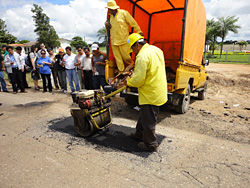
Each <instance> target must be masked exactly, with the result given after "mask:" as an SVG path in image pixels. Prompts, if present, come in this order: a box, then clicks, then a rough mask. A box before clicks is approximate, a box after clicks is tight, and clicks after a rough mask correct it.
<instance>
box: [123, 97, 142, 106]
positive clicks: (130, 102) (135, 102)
mask: <svg viewBox="0 0 250 188" xmlns="http://www.w3.org/2000/svg"><path fill="white" fill-rule="evenodd" d="M125 101H126V103H127V104H128V105H131V106H138V105H139V102H138V96H134V95H126V96H125Z"/></svg>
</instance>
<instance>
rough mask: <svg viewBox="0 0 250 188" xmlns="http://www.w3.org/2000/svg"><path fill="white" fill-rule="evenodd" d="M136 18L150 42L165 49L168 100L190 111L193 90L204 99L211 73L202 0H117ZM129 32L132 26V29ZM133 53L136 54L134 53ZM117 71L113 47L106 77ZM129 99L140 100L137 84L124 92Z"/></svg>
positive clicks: (180, 111) (178, 109)
mask: <svg viewBox="0 0 250 188" xmlns="http://www.w3.org/2000/svg"><path fill="white" fill-rule="evenodd" d="M116 2H117V4H118V5H119V6H120V8H121V9H125V10H127V11H128V12H129V13H130V14H131V15H132V16H133V17H134V18H135V20H136V21H137V23H138V24H139V26H140V28H141V30H142V31H143V33H144V35H145V36H144V37H145V39H146V41H147V42H148V43H149V44H152V45H155V46H157V47H159V48H160V49H162V51H163V52H164V57H165V64H166V66H165V67H166V75H167V78H166V82H168V91H166V95H168V97H169V101H168V103H169V104H171V105H173V106H174V108H175V110H176V111H177V112H179V113H185V112H187V111H188V108H189V103H190V94H191V93H194V92H198V98H199V99H202V100H203V99H204V98H205V96H206V90H207V79H208V75H207V73H206V71H205V66H206V63H205V62H206V61H205V60H203V50H204V46H205V33H206V11H205V7H204V5H203V3H202V0H154V1H152V0H116ZM130 33H133V30H132V29H130ZM132 56H133V54H132ZM116 72H117V67H116V64H115V60H114V57H113V55H112V50H111V48H110V50H109V60H108V61H107V64H106V80H110V79H112V78H113V77H114V76H115V74H116ZM122 96H124V97H125V100H126V102H127V103H133V101H134V100H137V97H138V94H137V92H136V89H135V88H127V89H126V90H124V91H123V92H122Z"/></svg>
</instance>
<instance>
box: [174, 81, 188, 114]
mask: <svg viewBox="0 0 250 188" xmlns="http://www.w3.org/2000/svg"><path fill="white" fill-rule="evenodd" d="M190 93H191V89H190V85H189V84H188V85H187V89H186V92H185V94H184V95H182V96H180V97H181V99H180V102H179V105H178V106H176V111H177V112H178V113H180V114H185V113H186V112H187V111H188V108H189V104H190Z"/></svg>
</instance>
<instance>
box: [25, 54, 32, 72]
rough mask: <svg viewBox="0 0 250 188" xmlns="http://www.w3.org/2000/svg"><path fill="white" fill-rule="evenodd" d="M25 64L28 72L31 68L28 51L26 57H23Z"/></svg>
mask: <svg viewBox="0 0 250 188" xmlns="http://www.w3.org/2000/svg"><path fill="white" fill-rule="evenodd" d="M25 65H26V66H27V67H28V71H29V72H30V71H31V70H32V69H33V66H32V63H31V59H30V53H28V55H27V57H26V58H25Z"/></svg>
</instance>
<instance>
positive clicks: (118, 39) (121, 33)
mask: <svg viewBox="0 0 250 188" xmlns="http://www.w3.org/2000/svg"><path fill="white" fill-rule="evenodd" d="M110 24H111V26H112V27H111V29H110V40H111V44H112V45H118V46H119V45H123V44H126V43H127V42H128V36H129V25H130V26H131V27H133V28H134V29H135V30H136V32H137V33H141V29H140V27H139V25H138V24H137V23H136V21H135V19H134V18H133V17H132V16H131V15H130V14H129V12H128V11H126V10H122V9H118V10H117V13H116V15H115V16H114V15H111V16H110Z"/></svg>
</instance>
